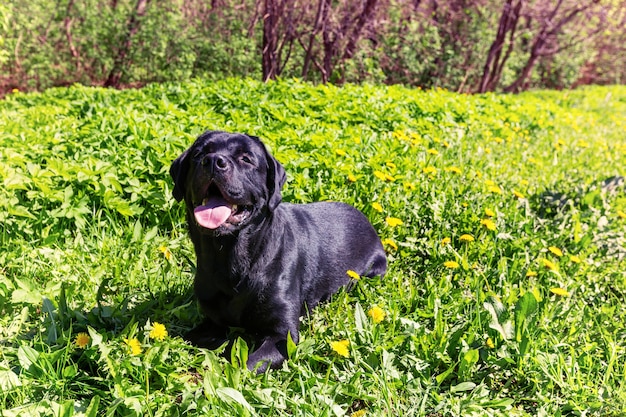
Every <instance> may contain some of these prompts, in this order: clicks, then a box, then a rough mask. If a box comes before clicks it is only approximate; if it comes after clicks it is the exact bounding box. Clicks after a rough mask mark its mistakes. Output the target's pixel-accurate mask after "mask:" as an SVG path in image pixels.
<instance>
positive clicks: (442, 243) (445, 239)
mask: <svg viewBox="0 0 626 417" xmlns="http://www.w3.org/2000/svg"><path fill="white" fill-rule="evenodd" d="M451 241H452V239H450V238H449V237H444V238H443V239H441V246H446V245H449V244H450V242H451Z"/></svg>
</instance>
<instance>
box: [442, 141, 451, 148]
mask: <svg viewBox="0 0 626 417" xmlns="http://www.w3.org/2000/svg"><path fill="white" fill-rule="evenodd" d="M442 145H443V147H444V148H449V147H450V144H449V143H448V142H446V141H443V143H442Z"/></svg>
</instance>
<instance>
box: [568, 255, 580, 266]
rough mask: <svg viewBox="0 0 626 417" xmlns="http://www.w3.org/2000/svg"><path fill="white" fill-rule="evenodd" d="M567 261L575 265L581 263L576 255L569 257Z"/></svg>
mask: <svg viewBox="0 0 626 417" xmlns="http://www.w3.org/2000/svg"><path fill="white" fill-rule="evenodd" d="M569 260H570V261H571V262H573V263H575V264H579V263H581V262H582V259H580V258H579V257H578V256H576V255H570V257H569Z"/></svg>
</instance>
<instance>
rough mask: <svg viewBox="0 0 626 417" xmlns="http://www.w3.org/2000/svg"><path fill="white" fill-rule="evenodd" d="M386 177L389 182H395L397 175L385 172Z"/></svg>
mask: <svg viewBox="0 0 626 417" xmlns="http://www.w3.org/2000/svg"><path fill="white" fill-rule="evenodd" d="M385 179H386V180H387V181H389V182H394V181H395V180H396V177H394V176H393V175H389V174H385Z"/></svg>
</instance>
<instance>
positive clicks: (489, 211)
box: [485, 208, 496, 217]
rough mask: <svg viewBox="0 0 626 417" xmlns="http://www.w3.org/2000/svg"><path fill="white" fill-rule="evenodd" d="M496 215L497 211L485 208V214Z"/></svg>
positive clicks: (488, 215)
mask: <svg viewBox="0 0 626 417" xmlns="http://www.w3.org/2000/svg"><path fill="white" fill-rule="evenodd" d="M495 215H496V213H495V212H494V211H493V210H491V209H489V208H486V209H485V216H487V217H495Z"/></svg>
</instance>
